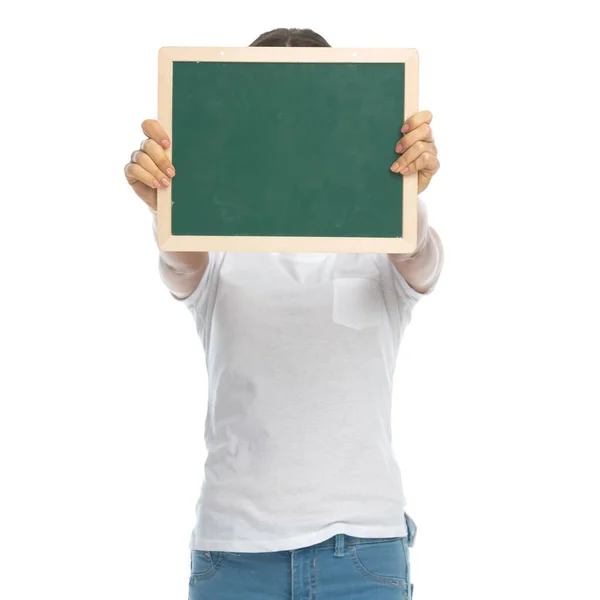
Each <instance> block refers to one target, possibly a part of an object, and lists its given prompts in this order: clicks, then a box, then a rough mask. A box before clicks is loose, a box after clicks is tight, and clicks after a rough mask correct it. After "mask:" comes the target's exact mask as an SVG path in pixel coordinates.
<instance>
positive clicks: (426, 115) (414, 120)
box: [400, 110, 433, 133]
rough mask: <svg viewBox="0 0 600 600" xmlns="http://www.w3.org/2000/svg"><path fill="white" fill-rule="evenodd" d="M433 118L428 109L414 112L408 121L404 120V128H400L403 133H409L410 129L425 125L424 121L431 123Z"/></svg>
mask: <svg viewBox="0 0 600 600" xmlns="http://www.w3.org/2000/svg"><path fill="white" fill-rule="evenodd" d="M432 120H433V115H432V114H431V112H430V111H428V110H422V111H421V112H418V113H416V114H414V115H413V116H412V117H409V118H408V119H406V121H404V125H403V126H402V129H400V131H401V132H402V133H408V132H409V131H412V130H413V129H416V128H417V127H420V126H421V125H423V123H431V121H432Z"/></svg>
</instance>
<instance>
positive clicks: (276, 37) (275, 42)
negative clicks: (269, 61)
mask: <svg viewBox="0 0 600 600" xmlns="http://www.w3.org/2000/svg"><path fill="white" fill-rule="evenodd" d="M250 45H251V46H297V47H306V46H324V47H328V48H330V47H331V46H329V44H328V43H327V41H326V40H325V38H323V37H322V36H320V35H319V34H318V33H315V32H314V31H313V30H312V29H273V30H272V31H267V32H265V33H263V34H262V35H260V36H258V37H257V38H256V39H255V40H254V41H253V42H252V43H251V44H250Z"/></svg>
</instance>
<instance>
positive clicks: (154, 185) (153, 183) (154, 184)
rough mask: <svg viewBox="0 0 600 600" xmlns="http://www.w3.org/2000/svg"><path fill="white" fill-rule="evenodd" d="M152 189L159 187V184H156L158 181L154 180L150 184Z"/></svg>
mask: <svg viewBox="0 0 600 600" xmlns="http://www.w3.org/2000/svg"><path fill="white" fill-rule="evenodd" d="M152 187H153V188H158V187H160V183H158V181H156V179H155V180H154V181H153V182H152Z"/></svg>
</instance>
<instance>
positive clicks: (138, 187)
mask: <svg viewBox="0 0 600 600" xmlns="http://www.w3.org/2000/svg"><path fill="white" fill-rule="evenodd" d="M142 130H143V132H144V133H145V134H146V136H147V137H146V139H145V140H144V141H143V142H142V144H141V146H140V149H139V150H135V151H134V152H133V153H132V155H131V162H129V163H127V165H126V166H125V177H126V178H127V183H129V185H130V186H131V187H132V188H133V191H134V192H135V193H136V194H137V195H138V196H139V197H140V198H141V199H142V200H143V201H144V202H145V203H146V204H147V205H148V206H149V207H150V209H151V210H152V211H154V212H156V190H157V189H158V188H167V187H169V186H170V185H171V179H172V178H173V177H175V167H174V166H173V165H172V164H171V161H170V160H169V159H168V157H167V153H166V152H165V149H166V148H169V147H170V145H171V140H169V136H168V135H167V134H166V133H165V130H164V129H163V128H162V127H161V126H160V123H159V122H158V121H155V120H154V119H147V120H146V121H144V122H143V123H142Z"/></svg>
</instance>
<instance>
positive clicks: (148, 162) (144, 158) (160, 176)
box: [131, 150, 171, 187]
mask: <svg viewBox="0 0 600 600" xmlns="http://www.w3.org/2000/svg"><path fill="white" fill-rule="evenodd" d="M131 162H132V163H135V164H136V165H140V167H142V169H144V170H145V171H148V173H150V174H151V175H152V176H153V177H154V179H156V181H158V182H160V183H161V184H162V186H163V187H169V186H170V185H171V181H170V180H169V177H167V175H166V173H163V172H162V171H161V170H160V169H159V168H158V167H157V166H156V164H155V163H154V161H153V160H152V159H151V158H150V157H149V156H148V155H147V154H146V153H145V152H142V151H141V150H136V151H135V152H134V153H133V154H132V155H131Z"/></svg>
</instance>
